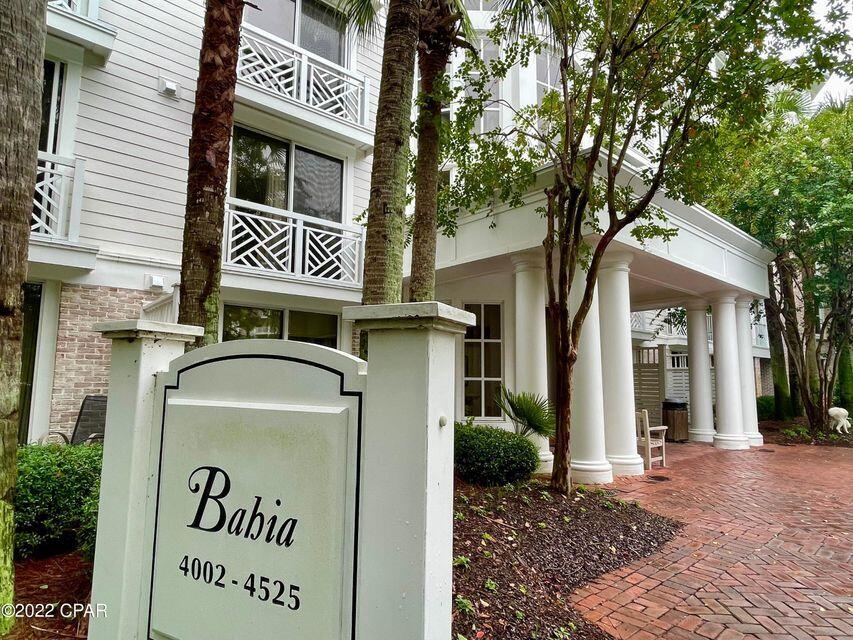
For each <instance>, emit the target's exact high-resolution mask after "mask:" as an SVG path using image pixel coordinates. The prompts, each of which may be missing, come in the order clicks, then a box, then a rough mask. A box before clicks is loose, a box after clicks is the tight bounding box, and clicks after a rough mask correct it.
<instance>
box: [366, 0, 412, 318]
mask: <svg viewBox="0 0 853 640" xmlns="http://www.w3.org/2000/svg"><path fill="white" fill-rule="evenodd" d="M419 8H420V7H419V3H418V1H417V0H391V2H390V4H389V6H388V18H387V20H386V23H385V44H384V48H383V57H382V80H381V82H380V84H379V104H378V106H377V109H376V133H375V135H374V148H373V169H372V172H371V176H370V201H369V204H368V209H367V241H366V246H365V256H364V286H363V289H362V303H363V304H385V303H394V302H400V300H401V296H402V287H403V250H404V248H405V240H406V221H405V208H406V175H407V171H408V154H409V133H410V128H411V122H410V119H411V116H412V90H413V85H414V75H415V51H416V48H417V44H418V27H419Z"/></svg>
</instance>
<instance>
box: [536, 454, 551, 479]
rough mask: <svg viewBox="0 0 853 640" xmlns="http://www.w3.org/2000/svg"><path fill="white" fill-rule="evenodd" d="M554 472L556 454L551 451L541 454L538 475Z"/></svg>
mask: <svg viewBox="0 0 853 640" xmlns="http://www.w3.org/2000/svg"><path fill="white" fill-rule="evenodd" d="M553 470H554V454H553V453H551V452H550V451H540V452H539V467H538V468H537V469H536V473H547V474H550V473H551V472H552V471H553Z"/></svg>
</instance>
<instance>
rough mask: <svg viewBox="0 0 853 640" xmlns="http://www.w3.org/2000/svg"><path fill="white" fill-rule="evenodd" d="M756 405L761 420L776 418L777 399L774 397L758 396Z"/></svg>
mask: <svg viewBox="0 0 853 640" xmlns="http://www.w3.org/2000/svg"><path fill="white" fill-rule="evenodd" d="M755 403H756V405H757V407H758V419H759V420H773V419H774V418H775V417H776V399H775V398H774V397H773V396H758V397H757V398H756V399H755Z"/></svg>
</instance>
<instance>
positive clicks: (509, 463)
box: [454, 423, 539, 487]
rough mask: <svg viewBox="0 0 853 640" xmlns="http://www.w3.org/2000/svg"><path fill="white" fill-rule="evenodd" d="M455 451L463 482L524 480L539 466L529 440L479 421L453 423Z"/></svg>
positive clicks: (496, 483)
mask: <svg viewBox="0 0 853 640" xmlns="http://www.w3.org/2000/svg"><path fill="white" fill-rule="evenodd" d="M454 455H455V468H456V472H457V473H458V474H459V476H460V477H461V478H462V479H463V480H465V482H469V483H471V484H478V485H483V486H487V487H496V486H501V485H504V484H507V483H510V482H519V481H521V480H526V479H528V478H529V477H530V476H531V474H532V473H533V472H534V471H536V468H537V467H538V466H539V453H538V451H537V450H536V446H535V445H534V444H533V443H532V442H531V441H530V440H528V439H527V438H525V437H524V436H521V435H518V434H517V433H511V432H509V431H503V430H502V429H496V428H493V427H486V426H479V425H469V424H462V423H457V424H456V440H455V447H454Z"/></svg>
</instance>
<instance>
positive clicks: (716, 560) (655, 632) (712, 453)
mask: <svg viewBox="0 0 853 640" xmlns="http://www.w3.org/2000/svg"><path fill="white" fill-rule="evenodd" d="M667 453H668V454H670V453H671V456H670V460H669V462H670V467H669V468H668V469H661V470H658V469H655V470H653V471H651V472H647V475H646V476H645V477H637V478H622V479H619V480H617V481H616V482H615V483H614V484H613V485H611V486H612V488H613V489H615V490H616V491H618V492H619V494H620V497H621V498H624V499H627V500H638V501H639V502H640V503H641V504H642V505H644V506H645V507H647V508H649V509H651V510H653V511H656V512H658V513H662V514H665V515H668V516H671V517H673V518H676V519H678V520H680V521H682V522H684V523H685V527H684V529H683V531H682V532H681V533H680V534H679V535H678V536H677V537H676V538H675V540H673V541H672V542H670V543H669V544H667V545H666V546H665V547H664V548H663V549H662V551H661V552H660V553H657V554H655V555H654V556H652V557H650V558H646V559H645V560H641V561H638V562H636V563H634V564H632V565H630V566H628V567H624V568H623V569H620V570H619V571H616V572H613V573H610V574H607V575H605V576H602V577H601V578H600V579H599V580H597V581H596V582H594V583H592V584H589V585H587V586H586V587H584V588H583V589H580V590H578V591H577V592H575V594H574V595H573V600H574V603H575V605H576V607H577V608H578V609H579V610H580V611H581V613H583V615H584V616H585V617H586V618H587V619H589V620H591V621H594V622H596V624H598V625H600V626H601V627H602V628H603V629H605V630H607V631H608V632H610V633H612V634H613V635H614V636H615V637H617V638H631V639H632V640H644V639H647V638H673V639H678V638H689V639H696V640H701V639H705V638H716V639H718V640H732V639H735V638H752V639H755V638H772V639H774V640H781V639H793V638H819V639H821V640H824V639H830V638H832V639H833V640H838V639H840V638H846V639H853V449H840V448H829V447H806V446H798V447H782V446H776V445H767V446H764V447H761V448H759V449H751V450H750V451H737V452H736V451H720V450H718V449H714V448H712V447H711V446H709V445H699V444H685V445H672V446H667Z"/></svg>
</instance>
